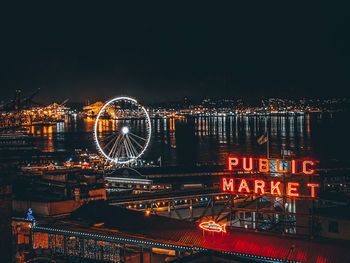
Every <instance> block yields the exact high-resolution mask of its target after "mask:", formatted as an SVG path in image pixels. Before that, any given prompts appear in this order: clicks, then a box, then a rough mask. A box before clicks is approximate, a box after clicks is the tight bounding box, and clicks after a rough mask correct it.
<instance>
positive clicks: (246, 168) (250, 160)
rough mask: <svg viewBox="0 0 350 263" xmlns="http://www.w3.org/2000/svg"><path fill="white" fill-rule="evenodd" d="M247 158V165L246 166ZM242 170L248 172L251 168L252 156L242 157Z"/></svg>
mask: <svg viewBox="0 0 350 263" xmlns="http://www.w3.org/2000/svg"><path fill="white" fill-rule="evenodd" d="M247 159H249V167H247ZM243 170H245V171H247V172H250V171H251V170H253V158H245V157H243Z"/></svg>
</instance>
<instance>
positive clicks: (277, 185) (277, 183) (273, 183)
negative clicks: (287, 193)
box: [271, 181, 282, 195]
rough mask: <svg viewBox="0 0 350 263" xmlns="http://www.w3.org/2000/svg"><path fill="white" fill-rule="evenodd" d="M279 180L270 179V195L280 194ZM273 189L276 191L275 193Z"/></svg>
mask: <svg viewBox="0 0 350 263" xmlns="http://www.w3.org/2000/svg"><path fill="white" fill-rule="evenodd" d="M280 184H281V182H275V181H271V195H282V194H281V189H280ZM275 191H276V192H277V193H276V194H275Z"/></svg>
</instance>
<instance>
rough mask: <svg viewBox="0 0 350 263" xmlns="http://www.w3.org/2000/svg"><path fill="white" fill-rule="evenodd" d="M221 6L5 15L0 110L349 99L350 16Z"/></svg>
mask: <svg viewBox="0 0 350 263" xmlns="http://www.w3.org/2000/svg"><path fill="white" fill-rule="evenodd" d="M71 2H73V1H71ZM112 2H113V4H112ZM219 2H220V1H211V2H207V1H198V2H196V3H193V2H191V1H184V3H182V4H181V3H180V2H179V1H171V2H167V1H160V2H157V4H155V3H154V2H150V1H104V3H105V4H102V1H95V2H94V4H91V5H89V4H88V3H85V2H80V3H79V4H78V3H76V4H73V3H71V4H69V5H65V6H63V5H58V4H57V5H54V4H53V1H47V4H46V6H45V5H34V4H33V3H34V2H32V1H27V4H26V5H20V4H19V3H18V2H17V3H16V5H13V6H3V7H2V14H1V27H2V30H1V35H2V37H1V39H2V40H1V42H2V44H1V46H2V48H1V50H2V53H3V55H2V57H3V58H4V59H1V60H2V63H1V73H0V88H1V94H0V101H2V100H5V101H6V100H8V99H9V98H12V97H13V94H14V91H15V90H16V89H22V90H23V92H24V93H25V94H30V93H31V92H33V91H35V90H36V89H37V88H41V92H40V93H39V94H38V96H37V97H36V100H38V101H41V102H52V101H54V100H58V101H61V100H63V99H65V98H70V101H71V102H86V101H87V100H90V102H94V101H95V100H97V99H102V100H106V99H109V98H111V97H114V96H118V95H121V94H124V95H129V96H134V97H136V98H138V99H139V100H141V101H144V102H146V103H152V102H162V101H174V100H180V99H182V98H183V97H184V96H189V97H191V98H196V99H200V98H204V97H233V98H237V97H262V96H265V97H271V96H279V97H284V96H287V97H338V96H348V94H349V92H348V91H347V89H349V88H350V52H349V49H350V41H349V40H350V37H349V36H350V33H349V32H350V30H349V25H350V21H349V15H348V10H349V8H348V6H345V5H342V4H340V3H336V2H335V1H329V2H330V3H327V5H326V4H324V3H321V2H314V3H312V4H310V5H309V4H308V3H307V2H306V1H304V2H300V3H297V2H293V1H278V2H274V3H272V2H268V1H260V2H259V3H254V2H247V3H246V5H227V4H225V5H224V4H220V3H219ZM227 2H231V1H227ZM345 2H346V1H344V3H345ZM56 3H60V2H59V1H57V2H56ZM106 3H108V4H106Z"/></svg>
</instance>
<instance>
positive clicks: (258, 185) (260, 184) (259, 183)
mask: <svg viewBox="0 0 350 263" xmlns="http://www.w3.org/2000/svg"><path fill="white" fill-rule="evenodd" d="M259 189H260V194H262V195H263V194H265V182H264V181H263V180H254V193H256V194H258V192H259V191H258V190H259Z"/></svg>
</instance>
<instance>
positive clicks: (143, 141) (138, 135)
mask: <svg viewBox="0 0 350 263" xmlns="http://www.w3.org/2000/svg"><path fill="white" fill-rule="evenodd" d="M94 137H95V141H96V145H97V148H98V150H99V151H100V152H101V154H102V155H103V156H104V157H105V158H106V159H107V160H108V161H110V162H113V163H116V164H127V163H131V162H136V160H137V159H138V158H139V157H140V156H141V155H142V154H143V153H144V152H145V151H146V149H147V147H148V144H149V142H150V139H151V121H150V118H149V115H148V113H147V111H146V109H145V108H144V107H143V106H141V105H140V104H139V103H138V102H137V101H136V100H135V99H132V98H129V97H117V98H114V99H112V100H110V101H108V102H107V103H106V104H105V105H104V106H103V107H102V108H101V110H100V111H99V113H98V114H97V117H96V121H95V126H94Z"/></svg>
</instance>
